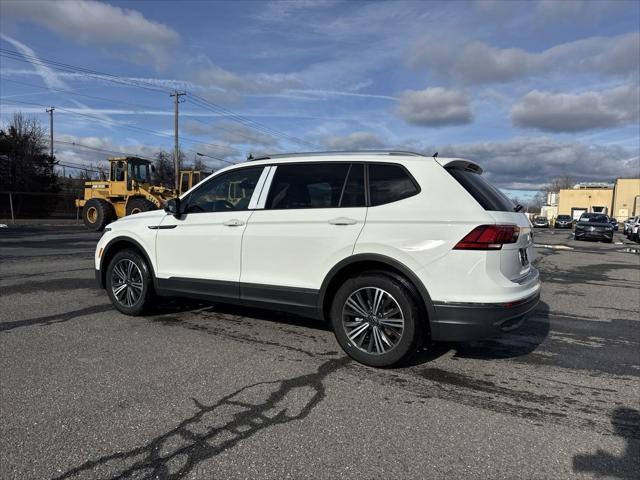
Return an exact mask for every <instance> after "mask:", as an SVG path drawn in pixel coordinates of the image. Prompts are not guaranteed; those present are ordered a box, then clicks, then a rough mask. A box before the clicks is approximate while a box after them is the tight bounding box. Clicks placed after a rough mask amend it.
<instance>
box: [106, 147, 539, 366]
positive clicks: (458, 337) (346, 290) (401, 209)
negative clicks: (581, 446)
mask: <svg viewBox="0 0 640 480" xmlns="http://www.w3.org/2000/svg"><path fill="white" fill-rule="evenodd" d="M481 173H482V170H481V168H480V167H479V166H478V165H477V164H475V163H473V162H471V161H469V160H463V159H458V158H446V159H445V158H438V159H434V158H431V157H425V156H422V155H418V154H412V153H404V152H366V153H348V152H347V153H329V154H326V153H325V154H293V155H275V156H270V157H263V158H259V159H256V160H253V161H250V162H246V163H243V164H239V165H234V166H231V167H228V168H225V169H223V170H220V171H218V172H216V173H215V174H213V175H212V176H210V177H209V178H208V179H206V180H205V181H203V182H202V183H200V184H198V185H197V186H196V187H194V188H192V189H191V190H190V191H188V192H186V193H185V194H184V195H182V196H181V197H180V198H179V199H172V200H170V201H169V202H168V203H167V205H166V208H165V210H164V211H162V210H157V211H152V212H145V213H139V214H136V215H131V216H128V217H124V218H122V219H120V220H118V221H116V222H114V223H112V224H111V225H110V226H109V227H108V228H107V229H106V231H105V234H104V236H103V237H102V238H101V239H100V241H99V243H98V246H97V248H96V255H95V267H96V278H97V280H98V282H99V284H100V285H101V286H102V287H103V288H105V289H106V290H107V293H108V295H109V297H110V298H111V301H112V303H113V304H114V306H115V307H116V308H117V309H118V310H119V311H121V312H123V313H126V314H130V315H140V314H142V313H144V312H145V311H148V309H149V307H151V306H152V305H153V303H154V298H155V296H156V295H159V296H183V297H194V298H204V299H209V300H213V301H219V302H226V303H235V304H241V305H251V306H260V307H270V308H273V309H277V310H282V311H289V312H295V313H298V314H302V315H307V316H313V317H317V318H319V319H326V320H328V321H330V323H331V325H332V327H333V331H334V332H335V335H336V338H337V340H338V343H340V345H341V346H342V348H343V349H344V350H345V351H346V352H347V353H348V354H349V355H350V356H352V357H353V358H355V359H356V360H358V361H360V362H362V363H365V364H367V365H372V366H389V365H393V364H395V363H398V362H400V361H401V360H402V359H403V358H405V357H406V356H407V355H408V354H410V353H411V352H412V351H413V350H415V349H416V347H417V346H418V343H419V342H420V341H421V340H422V339H424V338H429V339H431V340H434V341H438V340H441V341H465V340H471V339H476V338H481V337H486V336H490V335H495V334H499V333H500V332H503V331H507V330H512V329H514V328H516V327H518V326H519V325H520V324H521V323H522V322H523V321H524V318H525V317H526V316H527V314H528V313H529V312H531V311H532V310H533V309H534V308H535V307H536V305H537V303H538V299H539V293H540V281H539V276H538V271H537V270H536V269H535V268H534V267H533V266H531V264H530V259H531V258H532V243H533V242H532V234H531V225H530V224H529V220H528V219H527V217H526V215H525V214H524V213H517V212H516V210H517V208H514V205H513V203H512V202H511V201H509V199H508V198H506V197H505V196H504V195H503V194H502V193H501V192H500V191H499V190H498V189H496V188H495V187H493V186H492V185H491V184H489V183H488V182H486V181H485V180H484V179H483V177H482V176H481Z"/></svg>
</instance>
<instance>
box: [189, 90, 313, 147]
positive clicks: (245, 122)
mask: <svg viewBox="0 0 640 480" xmlns="http://www.w3.org/2000/svg"><path fill="white" fill-rule="evenodd" d="M191 96H192V97H195V99H196V100H195V102H194V103H196V105H200V106H201V107H203V108H206V109H209V110H211V111H214V112H216V113H221V114H222V115H224V116H227V117H229V118H230V119H231V120H233V121H235V122H238V123H242V124H243V125H245V126H247V127H249V128H252V129H254V130H258V131H260V132H262V133H266V134H268V135H271V136H275V137H280V138H283V139H287V140H289V141H293V142H295V143H298V144H304V145H308V146H311V147H313V148H322V147H321V146H320V145H316V144H314V143H311V142H308V141H306V140H302V139H301V138H298V137H295V136H293V135H289V134H287V133H283V132H279V131H278V130H275V129H273V128H271V127H268V126H266V125H264V124H262V123H260V122H256V121H255V120H251V119H249V118H247V117H245V116H242V115H239V114H237V113H235V112H233V111H231V110H229V109H227V108H225V107H222V106H220V105H217V104H215V103H213V102H210V101H208V100H206V99H204V98H202V97H201V96H199V95H196V94H192V95H191Z"/></svg>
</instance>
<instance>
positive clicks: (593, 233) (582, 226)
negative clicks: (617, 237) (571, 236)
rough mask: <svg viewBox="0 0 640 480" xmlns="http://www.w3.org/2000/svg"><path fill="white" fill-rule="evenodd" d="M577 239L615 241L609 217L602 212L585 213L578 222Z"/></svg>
mask: <svg viewBox="0 0 640 480" xmlns="http://www.w3.org/2000/svg"><path fill="white" fill-rule="evenodd" d="M575 238H576V240H583V239H592V240H604V241H605V242H608V243H611V242H612V241H613V227H612V226H611V223H610V222H609V217H607V216H606V215H604V214H602V213H583V214H582V215H581V216H580V219H579V220H578V223H577V224H576V231H575Z"/></svg>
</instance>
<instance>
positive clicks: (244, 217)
mask: <svg viewBox="0 0 640 480" xmlns="http://www.w3.org/2000/svg"><path fill="white" fill-rule="evenodd" d="M263 171H264V167H262V166H256V167H246V168H240V169H236V170H231V171H228V172H224V173H221V174H219V175H216V176H214V177H213V178H211V179H210V180H208V181H206V182H205V183H203V184H201V185H200V186H199V187H198V188H196V189H195V190H193V191H192V192H191V193H189V194H188V195H187V196H186V197H184V198H182V199H181V202H180V203H181V207H180V208H181V210H182V211H183V212H184V213H182V214H181V215H179V216H177V217H176V216H173V215H167V216H166V217H165V218H164V220H163V221H162V223H161V224H160V226H159V227H157V228H158V235H157V237H156V263H157V272H156V276H157V278H158V286H159V287H160V288H161V289H165V288H166V289H168V290H172V291H178V292H183V293H189V294H202V295H207V296H214V297H221V298H237V297H238V293H239V289H238V282H239V279H240V255H241V245H242V235H243V233H244V231H245V228H246V226H247V221H248V220H249V217H250V216H251V214H252V210H251V209H250V208H249V206H250V202H251V198H252V196H253V194H254V191H256V190H257V189H256V186H257V185H259V184H260V182H262V183H263V182H264V177H261V175H262V173H263ZM265 173H266V172H265Z"/></svg>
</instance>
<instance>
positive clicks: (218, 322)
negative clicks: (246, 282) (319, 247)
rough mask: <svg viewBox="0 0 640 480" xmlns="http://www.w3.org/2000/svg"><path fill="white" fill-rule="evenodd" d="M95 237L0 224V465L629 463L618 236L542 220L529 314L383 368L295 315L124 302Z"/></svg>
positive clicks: (397, 468)
mask: <svg viewBox="0 0 640 480" xmlns="http://www.w3.org/2000/svg"><path fill="white" fill-rule="evenodd" d="M97 238H98V235H96V234H93V233H89V232H86V231H84V230H83V229H80V228H75V227H64V228H58V229H53V228H52V229H34V228H28V227H21V228H15V229H11V228H7V229H2V230H0V388H1V390H0V408H1V412H0V413H1V419H2V420H1V422H0V456H1V458H0V478H3V479H45V478H51V479H53V478H57V479H67V478H73V479H76V478H83V479H84V478H114V479H115V478H202V479H210V478H225V479H227V478H252V479H254V478H255V479H258V478H270V479H275V478H278V479H280V478H326V479H336V478H350V479H351V478H354V479H355V478H479V479H480V478H482V479H485V478H490V479H493V478H507V479H511V478H527V479H529V478H549V479H558V478H574V477H575V478H640V255H638V254H637V253H633V252H632V251H627V250H628V249H629V247H632V246H631V245H630V244H624V242H626V240H623V237H622V236H621V235H619V234H616V239H615V240H616V241H617V242H622V244H617V243H614V244H604V243H594V242H575V241H574V240H573V239H572V238H571V233H570V232H567V231H563V232H553V231H536V242H537V243H538V244H540V245H546V247H545V246H542V247H538V248H536V253H537V258H536V260H535V263H536V264H537V266H538V268H539V269H540V271H541V274H542V278H543V282H544V284H543V292H542V301H541V303H540V305H539V308H538V310H537V311H536V313H535V315H534V316H533V317H532V318H531V319H530V320H529V321H528V322H527V323H526V324H525V326H524V327H523V328H522V329H520V330H518V331H516V332H513V333H510V334H505V335H503V336H501V337H498V338H494V339H488V340H484V341H477V342H472V343H467V344H443V345H435V346H429V347H428V348H426V349H424V350H422V351H421V352H419V353H418V354H417V355H416V356H415V358H414V359H413V360H412V362H411V363H410V364H409V365H406V366H405V367H403V368H397V369H390V370H376V369H372V368H367V367H364V366H362V365H359V364H357V363H355V362H353V361H350V360H349V359H348V358H347V357H345V356H344V355H343V353H342V351H341V350H340V348H339V346H338V345H337V343H336V341H335V339H334V337H333V334H332V332H331V331H330V330H328V329H327V327H325V326H324V325H323V324H320V323H317V322H314V321H311V320H306V319H302V318H297V317H294V316H290V315H283V314H278V313H272V312H264V311H257V310H249V309H242V308H237V307H233V308H232V307H225V306H222V305H213V304H207V303H197V302H189V301H167V302H164V303H163V304H162V305H161V306H160V307H159V309H158V313H157V314H154V315H152V316H148V317H142V318H140V317H138V318H133V317H126V316H123V315H121V314H119V313H117V312H116V311H115V310H113V309H112V308H111V306H110V305H109V302H108V299H107V296H106V295H105V294H104V292H102V291H99V290H96V289H95V288H94V283H93V265H92V255H93V251H94V246H95V243H96V241H97ZM557 246H561V247H560V249H558V248H557ZM562 246H568V247H571V248H573V249H572V250H569V249H563V247H562ZM549 247H555V248H549Z"/></svg>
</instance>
